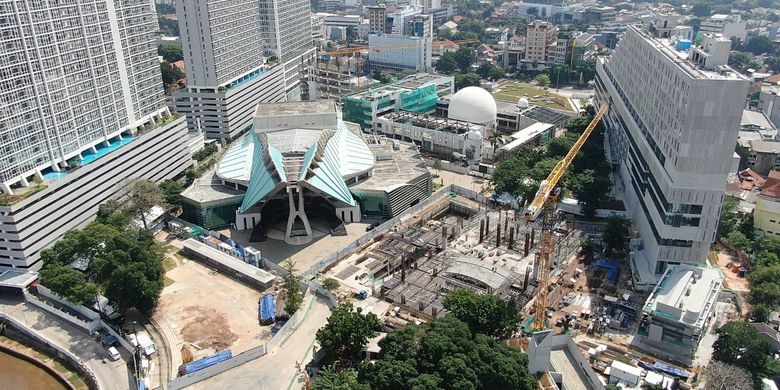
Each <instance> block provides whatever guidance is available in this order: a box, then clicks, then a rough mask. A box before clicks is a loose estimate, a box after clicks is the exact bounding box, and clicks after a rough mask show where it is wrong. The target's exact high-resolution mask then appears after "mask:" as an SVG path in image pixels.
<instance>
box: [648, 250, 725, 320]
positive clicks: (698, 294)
mask: <svg viewBox="0 0 780 390" xmlns="http://www.w3.org/2000/svg"><path fill="white" fill-rule="evenodd" d="M722 287H723V273H721V272H720V270H719V269H717V268H702V267H695V266H691V265H686V264H682V265H678V266H670V267H669V268H668V269H667V270H666V272H664V274H663V276H661V280H660V281H659V282H658V284H657V285H656V287H655V289H653V292H652V293H651V294H650V297H648V298H647V302H645V306H644V309H643V310H644V311H645V312H646V313H651V314H654V315H658V316H661V317H665V318H669V319H672V320H675V321H678V322H682V323H685V324H687V325H691V326H696V327H701V326H703V325H704V321H705V320H706V319H707V318H708V317H709V315H710V312H711V311H712V309H713V305H714V304H715V301H716V300H717V298H718V294H720V290H721V289H722Z"/></svg>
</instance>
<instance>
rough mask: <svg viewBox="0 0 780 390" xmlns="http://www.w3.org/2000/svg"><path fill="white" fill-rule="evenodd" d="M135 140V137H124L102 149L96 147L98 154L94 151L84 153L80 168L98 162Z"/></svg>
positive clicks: (101, 147)
mask: <svg viewBox="0 0 780 390" xmlns="http://www.w3.org/2000/svg"><path fill="white" fill-rule="evenodd" d="M134 139H135V137H131V136H124V138H122V139H121V140H118V141H114V142H112V143H111V144H110V145H109V146H103V145H101V146H100V147H97V146H96V147H95V148H96V149H97V152H95V153H93V152H92V151H86V152H84V153H82V157H83V158H82V159H81V162H79V166H80V167H83V166H85V165H87V164H89V163H91V162H93V161H95V160H97V159H99V158H101V157H103V156H105V155H107V154H109V153H111V152H113V151H114V150H117V149H119V148H120V147H121V146H122V145H125V144H127V143H130V142H132V141H133V140H134Z"/></svg>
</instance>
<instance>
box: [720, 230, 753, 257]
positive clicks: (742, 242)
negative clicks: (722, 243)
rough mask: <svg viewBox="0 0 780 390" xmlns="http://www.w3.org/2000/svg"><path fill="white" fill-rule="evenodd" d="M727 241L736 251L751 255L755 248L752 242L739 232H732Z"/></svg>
mask: <svg viewBox="0 0 780 390" xmlns="http://www.w3.org/2000/svg"><path fill="white" fill-rule="evenodd" d="M726 240H728V242H729V244H731V246H733V247H734V248H735V249H738V250H742V251H745V252H748V253H750V249H751V248H752V247H753V243H752V242H751V241H750V239H748V238H747V237H745V235H744V234H742V232H740V231H738V230H734V231H731V232H730V233H729V235H728V236H727V237H726Z"/></svg>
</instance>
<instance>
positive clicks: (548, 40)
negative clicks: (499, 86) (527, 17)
mask: <svg viewBox="0 0 780 390" xmlns="http://www.w3.org/2000/svg"><path fill="white" fill-rule="evenodd" d="M557 39H558V27H556V26H555V25H554V24H552V23H550V22H547V21H541V20H535V21H533V22H532V23H530V24H528V28H527V30H526V40H525V59H526V61H529V62H530V61H537V62H546V61H548V60H549V61H552V57H553V56H554V54H555V43H556V41H557Z"/></svg>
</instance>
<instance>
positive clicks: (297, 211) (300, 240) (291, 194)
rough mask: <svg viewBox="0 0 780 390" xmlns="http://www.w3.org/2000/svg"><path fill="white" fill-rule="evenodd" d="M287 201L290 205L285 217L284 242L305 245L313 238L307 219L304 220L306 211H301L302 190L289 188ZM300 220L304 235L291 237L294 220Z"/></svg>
mask: <svg viewBox="0 0 780 390" xmlns="http://www.w3.org/2000/svg"><path fill="white" fill-rule="evenodd" d="M287 191H288V192H287V195H288V197H287V199H288V200H289V204H290V214H289V216H288V217H287V230H286V232H285V235H284V242H286V243H288V244H290V245H302V244H307V243H309V242H311V240H312V238H313V236H312V231H311V225H310V224H309V219H308V218H306V211H305V210H304V209H303V189H301V188H300V187H289V188H288V190H287ZM296 191H297V192H298V197H297V199H298V201H297V203H298V204H297V206H296V204H295V203H296V201H295V192H296ZM296 217H297V218H300V219H301V222H303V228H304V230H305V232H306V235H300V236H295V237H293V235H292V233H293V225H294V224H295V219H296Z"/></svg>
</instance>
